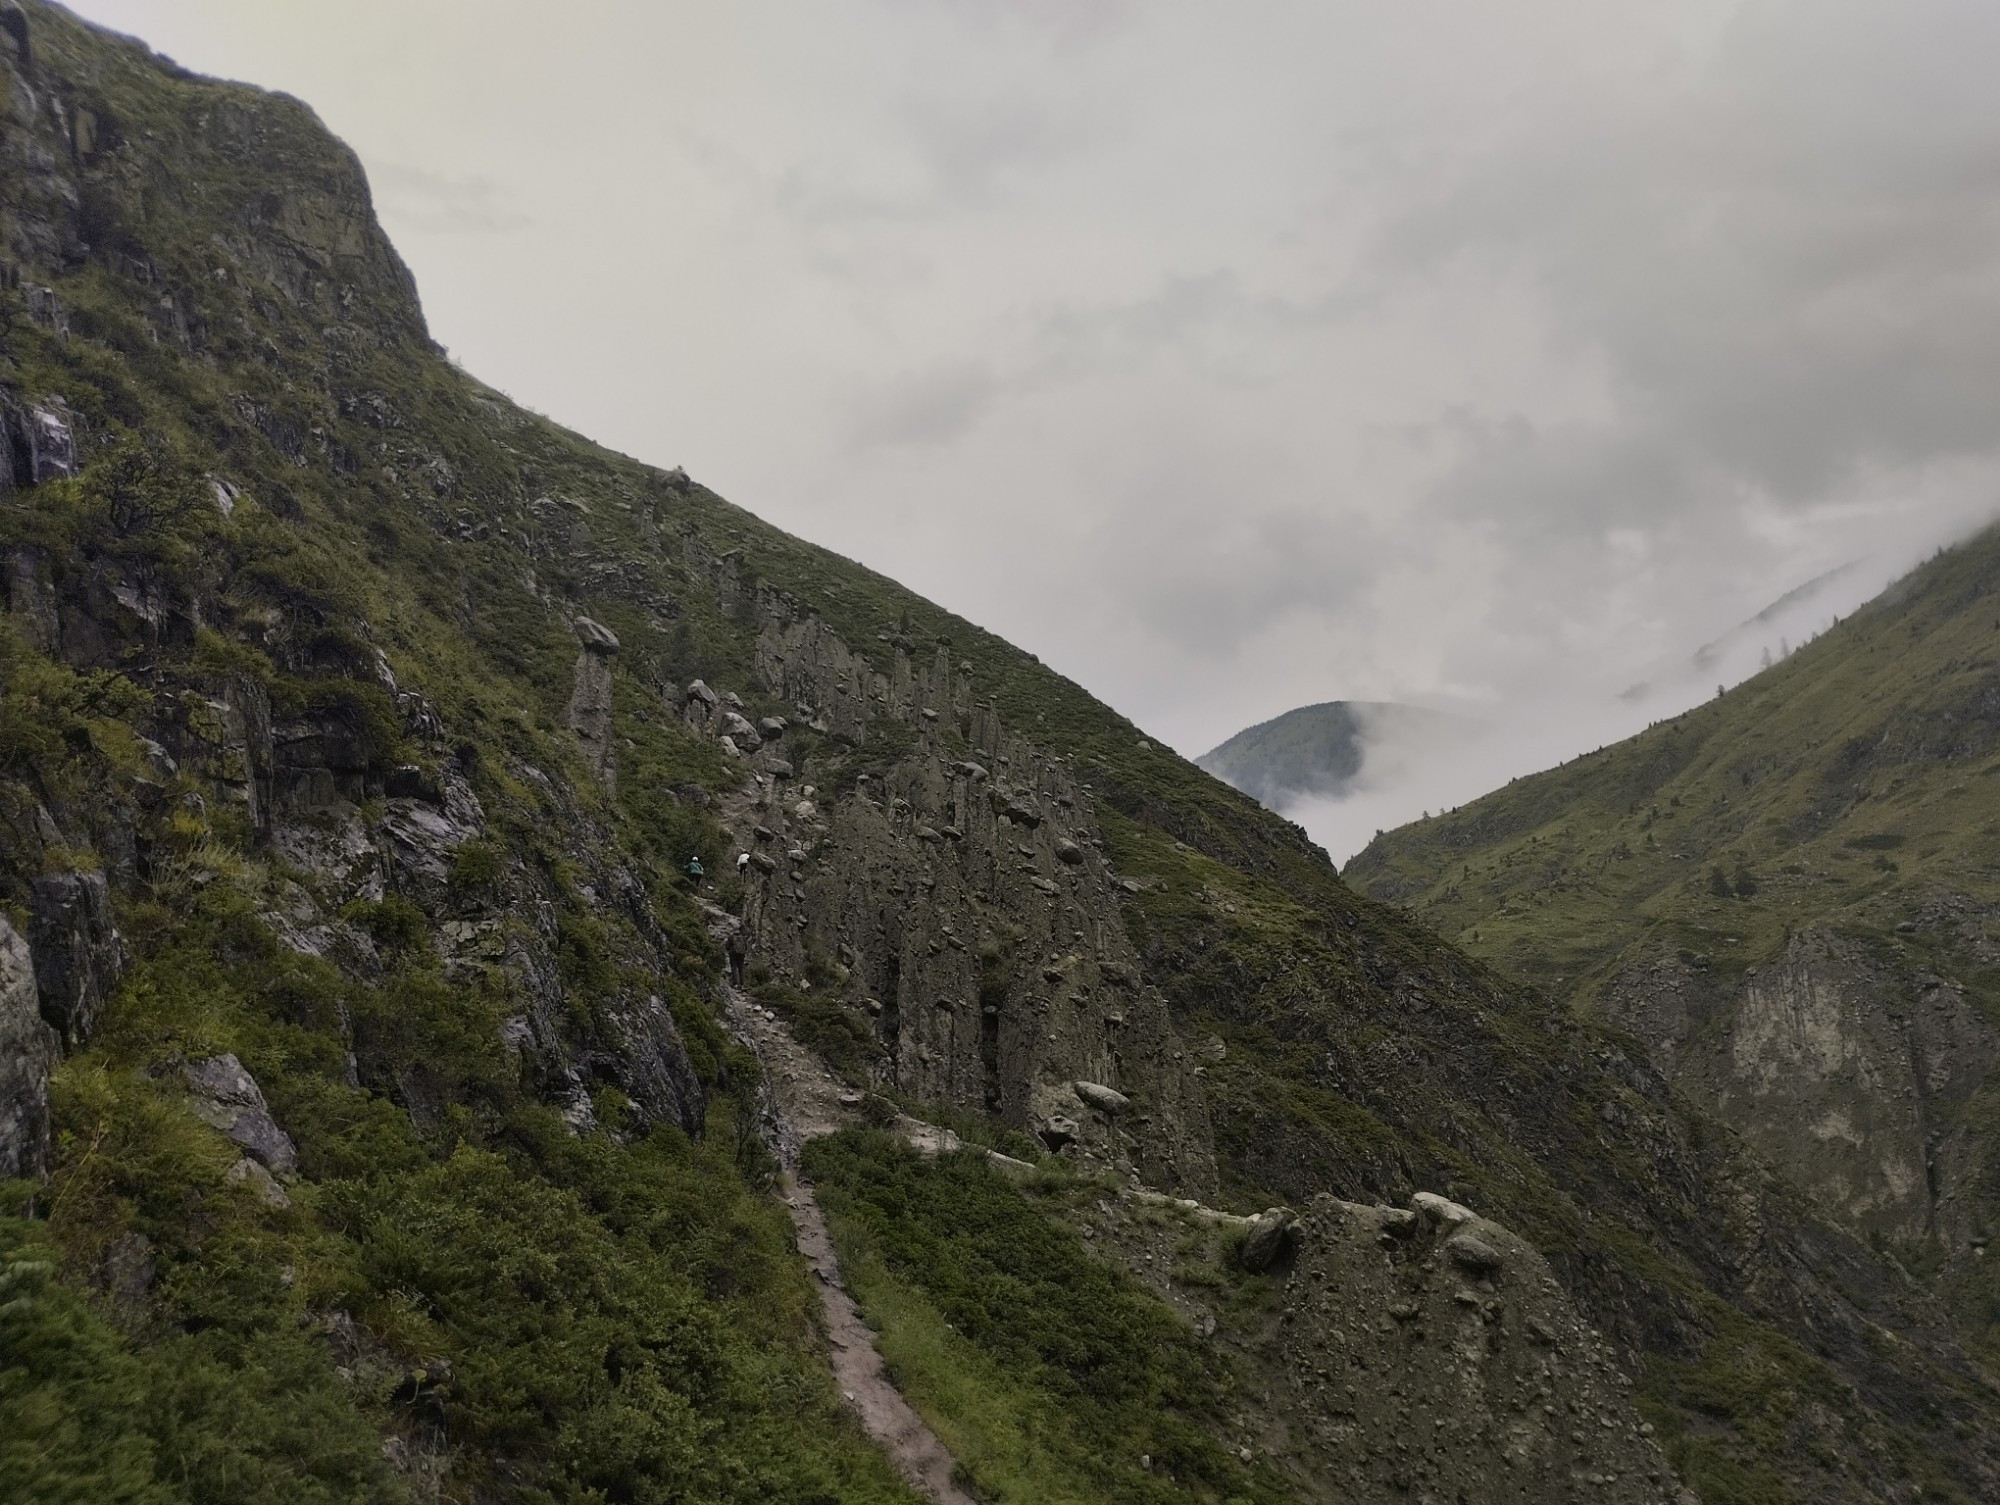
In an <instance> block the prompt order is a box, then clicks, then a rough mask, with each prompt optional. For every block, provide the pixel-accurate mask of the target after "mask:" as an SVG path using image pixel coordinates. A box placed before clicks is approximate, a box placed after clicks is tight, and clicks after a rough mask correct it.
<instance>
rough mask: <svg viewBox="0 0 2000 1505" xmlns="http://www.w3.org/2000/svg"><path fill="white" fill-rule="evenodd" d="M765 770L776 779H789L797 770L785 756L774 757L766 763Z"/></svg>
mask: <svg viewBox="0 0 2000 1505" xmlns="http://www.w3.org/2000/svg"><path fill="white" fill-rule="evenodd" d="M764 768H765V771H766V772H768V773H769V774H770V775H771V777H772V778H774V779H789V778H791V777H792V775H793V773H794V772H795V770H794V769H793V767H792V765H791V764H789V763H787V762H786V761H785V760H784V759H783V758H773V759H771V761H770V762H768V763H766V764H765V765H764Z"/></svg>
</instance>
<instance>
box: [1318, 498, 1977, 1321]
mask: <svg viewBox="0 0 2000 1505" xmlns="http://www.w3.org/2000/svg"><path fill="white" fill-rule="evenodd" d="M1347 877H1348V879H1349V881H1350V882H1352V883H1354V884H1356V885H1357V886H1358V887H1360V888H1362V889H1363V890H1364V891H1366V892H1368V893H1370V894H1372V895H1374V896H1376V897H1377V898H1380V899H1384V900H1389V901H1393V902H1395V903H1397V904H1398V905H1400V906H1402V907H1404V908H1405V910H1406V911H1407V912H1409V913H1411V914H1413V915H1414V916H1416V917H1419V918H1420V919H1421V920H1422V921H1423V922H1424V923H1426V924H1429V925H1432V926H1434V927H1436V928H1437V930H1438V931H1439V932H1440V933H1441V934H1443V935H1445V936H1447V937H1450V938H1451V939H1452V940H1454V941H1455V942H1456V943H1457V944H1459V945H1461V946H1463V947H1465V948H1466V949H1467V950H1468V951H1470V952H1472V953H1473V954H1475V955H1478V956H1481V957H1483V958H1485V959H1487V960H1488V961H1489V962H1491V963H1492V964H1493V965H1494V966H1495V967H1497V968H1498V969H1500V970H1501V971H1503V972H1506V973H1509V974H1512V975H1514V976H1516V977H1519V978H1522V979H1524V980H1526V981H1530V982H1532V983H1533V984H1534V985H1536V986H1538V987H1542V988H1545V989H1547V990H1548V991H1549V992H1550V993H1551V994H1553V995H1555V996H1558V997H1561V998H1563V999H1564V1000H1566V1001H1567V1003H1568V1004H1569V1006H1570V1007H1571V1008H1572V1009H1573V1010H1574V1011H1575V1012H1576V1014H1577V1015H1578V1017H1581V1018H1589V1019H1594V1020H1599V1021H1602V1022H1603V1023H1606V1024H1608V1025H1612V1026H1615V1027H1617V1028H1619V1029H1621V1030H1625V1031H1629V1032H1631V1033H1632V1034H1633V1035H1635V1036H1637V1037H1638V1038H1639V1039H1640V1040H1642V1041H1643V1042H1644V1044H1645V1046H1646V1048H1647V1049H1648V1051H1649V1053H1650V1054H1651V1056H1652V1058H1653V1060H1654V1061H1655V1062H1656V1063H1657V1064H1658V1065H1659V1067H1660V1068H1661V1069H1662V1070H1663V1071H1665V1072H1666V1073H1667V1074H1668V1075H1669V1076H1671V1077H1673V1078H1674V1079H1675V1080H1676V1082H1677V1084H1678V1085H1680V1086H1682V1087H1683V1088H1684V1089H1685V1090H1687V1091H1688V1092H1689V1093H1690V1094H1691V1095H1692V1096H1694V1097H1695V1098H1696V1099H1697V1100H1698V1101H1700V1102H1702V1103H1703V1104H1704V1105H1705V1106H1707V1107H1708V1108H1710V1109H1711V1110H1712V1111H1714V1112H1716V1113H1718V1114H1719V1115H1720V1116H1721V1117H1722V1118H1724V1119H1725V1120H1727V1121H1728V1122H1730V1123H1732V1124H1733V1125H1734V1126H1735V1127H1737V1128H1738V1129H1739V1130H1740V1131H1741V1132H1742V1133H1743V1134H1744V1135H1745V1136H1746V1137H1747V1138H1748V1139H1749V1140H1750V1141H1751V1142H1752V1143H1754V1144H1756V1145H1758V1146H1759V1147H1760V1149H1762V1150H1763V1151H1764V1153H1765V1154H1766V1155H1767V1157H1768V1158H1769V1159H1770V1160H1771V1162H1772V1163H1774V1164H1776V1165H1778V1166H1780V1167H1782V1168H1783V1169H1784V1170H1785V1171H1786V1172H1787V1173H1788V1174H1789V1175H1790V1176H1791V1177H1792V1178H1793V1179H1794V1180H1795V1181H1796V1182H1797V1183H1798V1184H1800V1185H1802V1186H1803V1187H1804V1188H1806V1189H1807V1190H1808V1191H1809V1192H1811V1193H1812V1194H1813V1196H1814V1197H1815V1199H1816V1201H1817V1202H1818V1203H1819V1205H1821V1206H1822V1207H1824V1208H1825V1209H1826V1210H1828V1211H1829V1212H1830V1213H1831V1214H1833V1215H1834V1216H1836V1217H1837V1218H1839V1219H1840V1220H1841V1221H1843V1222H1845V1223H1847V1224H1848V1225H1849V1226H1851V1227H1852V1228H1854V1229H1855V1230H1856V1231H1858V1232H1860V1233H1861V1234H1862V1235H1863V1236H1865V1237H1867V1238H1869V1239H1870V1240H1871V1241H1873V1242H1874V1243H1875V1244H1877V1245H1878V1246H1879V1247H1883V1248H1886V1249H1893V1250H1894V1251H1895V1253H1896V1255H1897V1256H1898V1258H1899V1259H1900V1260H1901V1261H1902V1263H1903V1264H1904V1265H1905V1267H1906V1268H1908V1269H1910V1270H1912V1271H1914V1272H1917V1273H1918V1274H1919V1275H1920V1277H1921V1278H1922V1281H1923V1282H1924V1283H1925V1284H1926V1285H1927V1286H1928V1287H1929V1288H1931V1289H1933V1290H1934V1291H1935V1292H1936V1293H1937V1294H1938V1295H1939V1296H1940V1297H1941V1298H1942V1299H1943V1300H1944V1301H1945V1302H1946V1304H1947V1306H1948V1308H1949V1309H1950V1310H1951V1311H1952V1313H1953V1314H1954V1316H1955V1317H1956V1318H1957V1319H1958V1320H1960V1321H1962V1322H1963V1323H1964V1324H1965V1327H1966V1330H1967V1333H1968V1336H1969V1337H1970V1338H1972V1339H1973V1340H1974V1341H1975V1342H1976V1343H1978V1344H1979V1345H1980V1346H1981V1347H1982V1349H1984V1351H1985V1352H1986V1353H1987V1354H1988V1355H1989V1356H2000V1286H1996V1285H1995V1284H1994V1279H1993V1276H1992V1275H1991V1274H1990V1273H1988V1272H1989V1271H1990V1270H1992V1269H1993V1268H1994V1267H1993V1266H1991V1265H1989V1264H1988V1263H1987V1261H1986V1259H1985V1253H1984V1251H1985V1250H1986V1248H1987V1245H1988V1240H1989V1239H1990V1238H1991V1236H1992V1234H1993V1232H1994V1225H1995V1222H1996V1220H2000V1095H1997V1094H2000V1084H1996V1083H1994V1082H1993V1081H1992V1080H1991V1075H1990V1074H1991V1069H1992V1067H1993V1064H1994V1062H1995V1060H1996V1051H2000V971H1996V970H1995V963H1996V961H2000V952H1996V951H1995V949H1994V945H1995V941H1994V935H1995V930H1994V925H1995V921H1996V919H2000V909H1996V907H1995V906H1996V901H2000V534H1995V533H1992V532H1988V533H1984V534H1982V535H1980V536H1979V537H1977V538H1974V539H1973V540H1971V541H1970V542H1968V543H1965V544H1962V545H1960V546H1958V547H1956V548H1954V549H1951V550H1948V551H1946V552H1944V553H1942V554H1941V555H1939V556H1938V557H1936V558H1934V559H1932V560H1931V561H1929V562H1928V563H1926V564H1925V565H1923V566H1922V567H1921V568H1919V569H1917V570H1916V571H1914V572H1913V573H1912V574H1911V575H1909V576H1908V577H1906V578H1905V579H1903V580H1901V581H1899V582H1898V583H1897V584H1896V585H1894V586H1893V587H1891V588H1890V589H1889V590H1888V591H1887V592H1886V593H1885V594H1884V595H1883V596H1882V597H1880V598H1879V599H1878V600H1876V601H1874V602H1872V603H1870V604H1869V605H1868V606H1867V607H1865V608H1863V609H1862V610H1860V611H1858V612H1856V613H1854V614H1853V615H1852V616H1851V617H1850V618H1848V619H1847V620H1846V621H1843V622H1841V623H1839V624H1838V625H1837V626H1836V627H1834V628H1833V629H1832V630H1831V631H1829V632H1827V633H1826V634H1824V635H1823V636H1821V637H1819V638H1817V639H1816V640H1814V641H1813V642H1811V643H1809V644H1807V645H1805V646H1804V647H1802V648H1800V649H1799V650H1798V651H1797V652H1795V653H1793V654H1792V655H1791V656H1790V657H1788V658H1787V659H1785V660H1784V661H1783V662H1781V663H1779V664H1777V665H1774V666H1773V667H1771V668H1769V669H1767V670H1765V671H1764V672H1763V673H1761V674H1759V675H1757V676H1756V677H1755V678H1754V679H1751V680H1749V681H1748V682H1746V683H1745V684H1743V685H1741V686H1739V687H1737V688H1736V689H1734V690H1732V691H1730V692H1729V693H1728V694H1726V695H1723V696H1720V697H1718V698H1717V699H1716V700H1714V701H1712V702H1710V703H1708V704H1706V705H1704V706H1701V707H1699V708H1697V709H1695V710H1692V711H1689V712H1688V713H1686V714H1685V715H1683V716H1679V717H1676V718H1674V719H1673V720H1671V721H1666V722H1662V723H1660V724H1659V725H1657V726H1654V727H1652V728H1650V729H1648V730H1647V731H1646V732H1644V733H1643V734H1641V735H1640V736H1637V737H1634V738H1632V739H1630V740H1629V741H1627V742H1624V743H1620V744H1618V745H1617V746H1614V747H1610V748H1606V749H1604V750H1603V751H1601V752H1598V753H1594V754H1591V755H1588V756H1585V757H1582V758H1578V759H1576V760H1575V761H1574V762H1572V763H1570V764H1568V765H1566V766H1564V767H1562V768H1560V769H1555V770H1551V771H1549V772H1547V773H1544V774H1540V775H1537V776H1535V777H1532V778H1525V779H1519V780H1516V781H1515V782H1513V783H1511V784H1510V785H1509V786H1508V787H1506V788H1505V789H1501V790H1498V791H1496V792H1495V793H1493V794H1491V795H1489V796H1487V797H1486V798H1484V799H1482V800H1479V801H1478V802H1476V803H1474V804H1470V805H1467V806H1464V807H1463V808H1461V809H1459V810H1457V811H1454V812H1453V813H1452V814H1450V815H1448V816H1439V817H1437V818H1435V819H1431V820H1427V821H1423V822H1419V823H1417V824H1414V825H1411V826H1406V827H1403V828H1402V829H1400V830H1397V831H1392V832H1390V833H1388V834H1387V835H1386V836H1384V837H1381V838H1380V839H1378V840H1377V841H1376V842H1375V843H1374V844H1373V845H1371V846H1370V847H1369V848H1368V849H1367V850H1366V851H1364V852H1363V853H1361V854H1360V855H1359V856H1358V857H1356V858H1355V860H1354V861H1353V862H1352V863H1351V864H1350V865H1349V867H1348V869H1347Z"/></svg>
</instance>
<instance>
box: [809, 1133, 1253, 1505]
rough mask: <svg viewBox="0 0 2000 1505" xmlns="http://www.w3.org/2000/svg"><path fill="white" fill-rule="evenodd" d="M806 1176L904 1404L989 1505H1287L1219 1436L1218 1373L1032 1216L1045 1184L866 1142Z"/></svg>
mask: <svg viewBox="0 0 2000 1505" xmlns="http://www.w3.org/2000/svg"><path fill="white" fill-rule="evenodd" d="M805 1169H806V1171H807V1172H808V1174H810V1175H811V1176H812V1178H813V1180H814V1181H815V1182H816V1183H817V1185H818V1189H819V1194H820V1197H821V1200H822V1202H823V1204H824V1206H825V1208H826V1210H827V1213H828V1215H829V1219H830V1222H831V1224H832V1227H833V1231H834V1235H835V1239H836V1242H837V1243H838V1245H839V1247H840V1250H841V1255H842V1259H843V1260H844V1261H845V1262H846V1263H847V1265H848V1267H849V1269H850V1271H851V1272H858V1275H857V1278H858V1279H859V1281H860V1284H859V1285H858V1286H857V1293H858V1294H859V1296H860V1297H861V1299H862V1306H863V1311H864V1312H865V1313H866V1314H867V1315H868V1316H869V1317H870V1319H871V1320H873V1321H874V1322H876V1323H878V1324H879V1325H880V1326H881V1327H882V1328H883V1333H884V1347H885V1349H886V1350H887V1352H888V1354H889V1356H890V1358H891V1360H892V1362H894V1363H895V1364H896V1365H897V1367H898V1374H897V1378H898V1380H899V1382H900V1383H901V1384H902V1385H903V1387H904V1392H905V1394H906V1395H908V1396H909V1397H910V1399H911V1401H912V1403H913V1404H915V1405H916V1406H917V1407H918V1408H919V1409H920V1410H923V1411H924V1412H925V1413H926V1414H927V1415H928V1416H930V1417H932V1418H933V1419H934V1421H935V1423H936V1425H938V1427H939V1428H940V1430H941V1431H942V1432H944V1433H946V1434H948V1435H950V1436H952V1437H953V1438H954V1440H955V1441H956V1442H957V1444H958V1447H959V1448H960V1449H961V1451H960V1452H959V1457H960V1460H961V1462H962V1464H963V1465H964V1466H965V1468H966V1469H967V1470H968V1472H969V1473H970V1474H971V1475H972V1477H973V1480H974V1482H975V1483H976V1484H977V1486H978V1487H979V1488H980V1489H981V1490H983V1491H985V1492H986V1493H987V1494H988V1495H989V1496H990V1497H991V1498H993V1499H995V1500H998V1501H1024V1502H1025V1501H1029V1500H1063V1499H1074V1500H1079V1501H1100V1500H1101V1501H1118V1502H1125V1501H1130V1502H1151V1501H1168V1500H1187V1499H1194V1500H1227V1501H1243V1502H1249V1501H1273V1502H1275V1501H1279V1500H1285V1499H1289V1498H1290V1495H1289V1493H1288V1491H1286V1490H1285V1488H1284V1487H1283V1485H1282V1484H1281V1483H1280V1482H1279V1481H1278V1480H1277V1479H1276V1478H1275V1477H1274V1476H1272V1475H1270V1474H1269V1473H1268V1471H1265V1470H1261V1469H1253V1468H1251V1467H1249V1466H1246V1465H1244V1464H1242V1463H1240V1462H1239V1461H1238V1460H1237V1458H1236V1457H1235V1456H1234V1455H1233V1454H1232V1453H1231V1452H1229V1451H1228V1449H1226V1448H1225V1447H1224V1445H1223V1443H1222V1442H1221V1441H1220V1440H1219V1439H1218V1437H1217V1436H1216V1435H1215V1432H1214V1430H1213V1428H1215V1427H1216V1426H1217V1425H1218V1424H1219V1422H1220V1420H1221V1418H1222V1415H1223V1412H1224V1408H1225V1406H1226V1405H1227V1404H1228V1403H1229V1401H1230V1398H1231V1396H1232V1393H1233V1379H1232V1376H1231V1374H1230V1371H1229V1368H1228V1366H1227V1364H1226V1362H1225V1361H1224V1360H1223V1358H1222V1357H1221V1356H1220V1355H1219V1354H1217V1353H1215V1352H1214V1351H1213V1350H1211V1349H1209V1348H1208V1347H1207V1346H1205V1345H1204V1344H1203V1343H1202V1342H1201V1341H1200V1340H1199V1339H1198V1338H1197V1337H1196V1336H1195V1334H1194V1332H1193V1331H1192V1330H1191V1329H1190V1328H1189V1327H1188V1326H1187V1324H1186V1323H1185V1322H1183V1321H1182V1320H1181V1318H1180V1317H1179V1316H1178V1315H1177V1314H1176V1313H1175V1312H1174V1311H1173V1310H1172V1309H1171V1308H1170V1307H1168V1306H1167V1305H1166V1304H1165V1303H1164V1302H1162V1301H1161V1300H1160V1299H1159V1298H1157V1297H1156V1296H1154V1295H1153V1294H1152V1293H1151V1292H1149V1291H1147V1290H1146V1289H1145V1288H1144V1287H1143V1286H1142V1285H1140V1284H1139V1282H1138V1281H1136V1280H1134V1279H1133V1278H1132V1277H1131V1276H1129V1275H1127V1274H1125V1273H1123V1272H1121V1271H1119V1270H1116V1269H1114V1268H1113V1267H1112V1266H1111V1265H1109V1264H1107V1263H1105V1262H1103V1261H1101V1260H1099V1259H1097V1258H1095V1257H1094V1256H1092V1255H1091V1254H1090V1253H1089V1251H1088V1250H1087V1249H1086V1248H1085V1247H1084V1244H1083V1241H1082V1239H1081V1238H1079V1237H1078V1236H1077V1234H1076V1233H1075V1232H1074V1231H1073V1230H1072V1229H1070V1228H1068V1227H1067V1226H1065V1225H1064V1224H1062V1223H1060V1222H1058V1221H1057V1220H1056V1219H1055V1218H1053V1217H1051V1216H1050V1215H1049V1213H1048V1211H1047V1210H1045V1209H1044V1208H1042V1207H1039V1206H1037V1205H1036V1202H1035V1200H1034V1196H1035V1191H1036V1187H1037V1186H1038V1185H1039V1184H1040V1183H1031V1184H1030V1187H1029V1190H1028V1193H1027V1194H1024V1193H1023V1191H1022V1190H1021V1189H1019V1188H1018V1187H1016V1185H1015V1184H1014V1183H1013V1182H1011V1181H1009V1180H1007V1179H1006V1178H1005V1177H1003V1176H1001V1175H999V1174H998V1173H996V1172H995V1171H993V1170H992V1169H991V1168H990V1167H989V1166H988V1165H987V1163H986V1161H985V1158H984V1156H983V1155H980V1154H978V1153H965V1154H959V1155H954V1156H946V1157H943V1158H941V1159H939V1160H936V1161H927V1160H924V1159H922V1158H921V1157H920V1156H918V1155H917V1154H916V1153H915V1152H914V1151H912V1150H910V1149H908V1148H907V1147H905V1146H903V1145H902V1144H900V1143H899V1142H897V1141H896V1140H894V1139H892V1138H891V1137H889V1136H888V1135H886V1134H880V1133H875V1132H870V1131H864V1130H849V1131H844V1132H842V1133H840V1134H837V1135H834V1136H832V1137H831V1138H827V1139H820V1140H815V1141H814V1142H813V1143H812V1144H811V1145H809V1146H808V1147H807V1149H806V1157H805ZM1043 1194H1045V1195H1046V1194H1048V1193H1047V1192H1046V1191H1044V1193H1043Z"/></svg>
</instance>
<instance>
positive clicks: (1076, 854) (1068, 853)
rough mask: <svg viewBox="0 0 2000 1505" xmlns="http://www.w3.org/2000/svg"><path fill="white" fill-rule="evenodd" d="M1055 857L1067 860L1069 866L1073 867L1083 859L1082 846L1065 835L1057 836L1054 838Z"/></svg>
mask: <svg viewBox="0 0 2000 1505" xmlns="http://www.w3.org/2000/svg"><path fill="white" fill-rule="evenodd" d="M1056 857H1057V858H1058V859H1059V860H1060V861H1063V862H1067V863H1068V864H1070V866H1072V867H1075V866H1076V865H1077V864H1079V863H1081V862H1082V861H1083V848H1082V847H1080V846H1078V845H1077V844H1076V843H1075V842H1073V841H1071V840H1070V839H1069V838H1068V837H1067V836H1063V837H1058V838H1057V840H1056Z"/></svg>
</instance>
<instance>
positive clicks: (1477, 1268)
mask: <svg viewBox="0 0 2000 1505" xmlns="http://www.w3.org/2000/svg"><path fill="white" fill-rule="evenodd" d="M1444 1252H1445V1253H1447V1254H1449V1255H1450V1256H1451V1257H1452V1259H1453V1260H1454V1261H1455V1262H1456V1263H1457V1264H1458V1265H1460V1266H1461V1267H1462V1268H1464V1269H1466V1270H1469V1271H1471V1272H1472V1273H1473V1274H1474V1275H1491V1274H1492V1273H1493V1272H1494V1271H1496V1270H1498V1269H1499V1268H1500V1267H1501V1266H1502V1265H1504V1264H1506V1263H1507V1261H1506V1259H1505V1258H1504V1257H1503V1256H1502V1255H1501V1253H1500V1251H1499V1250H1498V1249H1496V1248H1494V1247H1493V1246H1492V1245H1491V1244H1489V1243H1487V1242H1486V1240H1485V1239H1483V1238H1479V1237H1476V1236H1475V1235H1473V1234H1470V1233H1455V1234H1453V1235H1452V1236H1451V1237H1450V1238H1448V1239H1446V1240H1445V1241H1444Z"/></svg>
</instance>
